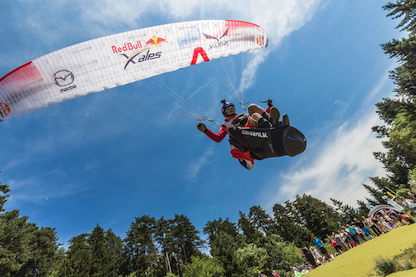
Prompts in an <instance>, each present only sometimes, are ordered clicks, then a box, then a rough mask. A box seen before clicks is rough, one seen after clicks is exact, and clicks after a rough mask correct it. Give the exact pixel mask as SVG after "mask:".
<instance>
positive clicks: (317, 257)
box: [311, 247, 324, 265]
mask: <svg viewBox="0 0 416 277" xmlns="http://www.w3.org/2000/svg"><path fill="white" fill-rule="evenodd" d="M311 253H312V255H313V258H314V259H315V263H316V264H317V265H321V264H323V263H324V258H322V256H321V254H319V252H318V250H316V249H315V248H312V247H311Z"/></svg>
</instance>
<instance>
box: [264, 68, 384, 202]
mask: <svg viewBox="0 0 416 277" xmlns="http://www.w3.org/2000/svg"><path fill="white" fill-rule="evenodd" d="M387 81H388V79H387V78H385V77H384V76H383V77H382V78H381V80H380V81H379V82H378V83H377V84H376V85H375V87H374V89H373V90H371V92H370V94H371V95H372V96H374V95H377V94H379V93H380V92H381V91H382V89H383V88H385V84H386V82H387ZM369 106H370V107H371V108H369ZM381 124H382V122H381V121H380V119H379V118H378V115H377V114H376V113H375V107H374V105H373V104H371V105H370V104H369V103H368V102H365V103H364V104H363V108H362V109H361V110H359V111H358V112H357V113H356V114H355V115H354V116H352V117H351V118H350V119H349V120H348V121H346V122H344V124H342V125H341V126H340V127H338V128H337V129H336V130H332V131H331V130H330V127H328V128H325V127H324V126H321V128H322V134H323V135H322V136H325V135H326V136H328V138H326V139H325V138H323V137H321V138H318V139H316V141H324V142H323V143H322V144H321V145H316V143H315V144H314V143H309V145H308V147H307V149H306V151H305V153H303V154H301V156H298V162H297V163H296V164H295V165H294V166H292V168H291V169H290V170H289V171H288V172H287V173H285V174H279V175H278V176H275V178H273V180H272V182H271V184H270V185H269V186H268V188H267V189H265V190H264V191H263V192H262V193H261V194H260V197H261V198H263V200H264V201H263V202H265V203H266V208H267V209H268V210H270V209H271V208H272V206H273V205H274V204H275V203H282V202H283V201H286V200H287V199H294V197H295V196H296V195H302V194H304V193H306V194H311V195H312V196H314V197H316V198H319V199H321V200H323V201H325V202H327V203H328V204H332V202H331V201H330V198H335V199H337V200H341V201H343V202H344V203H345V204H349V205H352V206H356V205H357V203H356V200H363V199H364V197H367V196H369V194H368V193H367V192H366V191H365V189H364V187H363V186H362V184H363V183H367V184H369V183H370V180H369V177H374V176H385V175H386V171H385V170H384V169H383V165H382V164H381V163H380V162H379V161H378V160H376V159H375V158H374V156H373V152H377V151H384V148H383V146H382V144H381V140H380V139H377V138H376V137H375V134H374V133H373V132H372V131H371V127H372V126H375V125H381ZM331 132H332V135H331ZM276 183H277V184H278V185H279V186H278V188H277V189H275V188H276ZM272 184H273V185H272ZM273 188H274V189H273Z"/></svg>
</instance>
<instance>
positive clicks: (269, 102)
mask: <svg viewBox="0 0 416 277" xmlns="http://www.w3.org/2000/svg"><path fill="white" fill-rule="evenodd" d="M266 103H267V106H269V107H273V100H272V99H269V100H267V101H266Z"/></svg>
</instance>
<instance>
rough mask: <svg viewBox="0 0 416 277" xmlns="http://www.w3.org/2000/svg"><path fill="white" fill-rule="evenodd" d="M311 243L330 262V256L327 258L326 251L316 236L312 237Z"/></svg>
mask: <svg viewBox="0 0 416 277" xmlns="http://www.w3.org/2000/svg"><path fill="white" fill-rule="evenodd" d="M313 243H314V244H315V245H316V246H317V247H318V248H319V251H321V253H322V255H324V256H325V257H327V258H328V260H331V256H329V253H328V251H327V250H326V248H325V246H324V244H323V242H322V241H321V239H319V238H317V237H316V236H314V237H313Z"/></svg>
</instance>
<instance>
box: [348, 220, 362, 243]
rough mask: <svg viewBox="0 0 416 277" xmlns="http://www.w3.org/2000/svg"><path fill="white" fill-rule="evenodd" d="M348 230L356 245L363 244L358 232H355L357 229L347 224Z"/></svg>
mask: <svg viewBox="0 0 416 277" xmlns="http://www.w3.org/2000/svg"><path fill="white" fill-rule="evenodd" d="M347 228H348V232H350V233H351V236H352V238H353V239H354V241H355V243H356V244H361V242H360V241H359V238H358V235H357V231H355V228H354V227H353V226H351V225H349V224H347Z"/></svg>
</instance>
